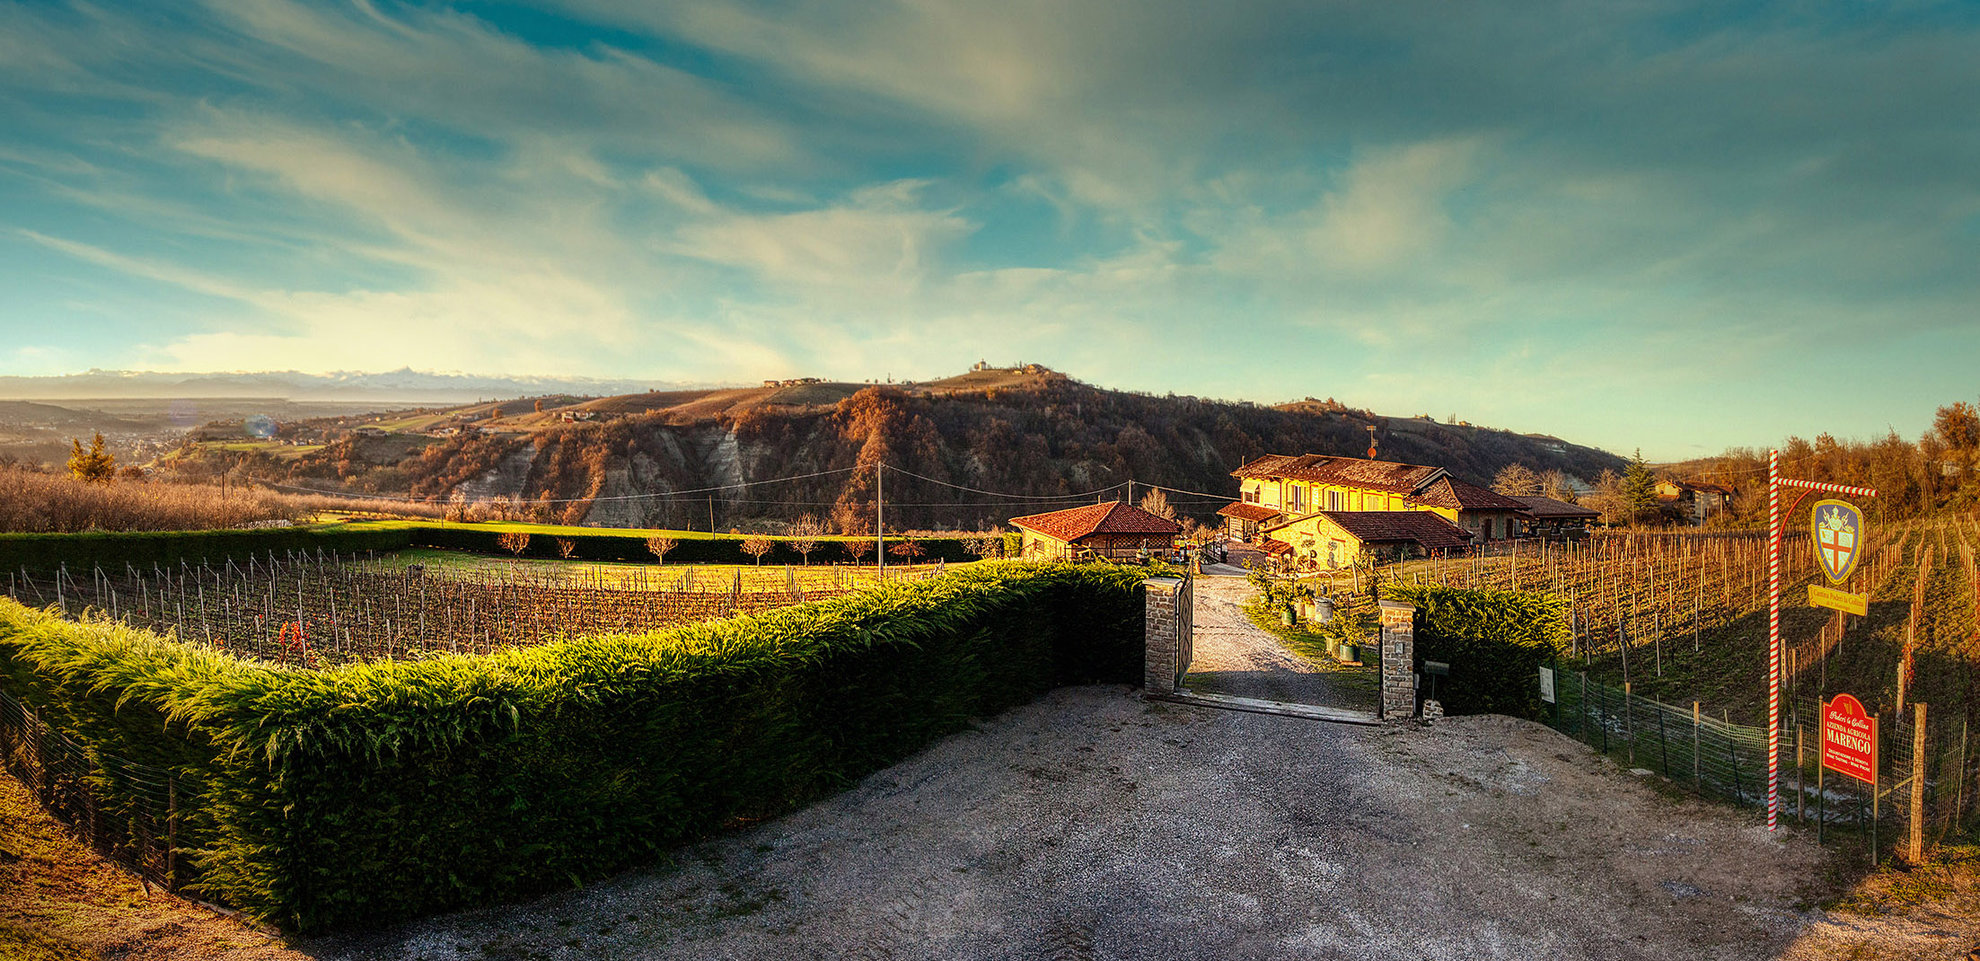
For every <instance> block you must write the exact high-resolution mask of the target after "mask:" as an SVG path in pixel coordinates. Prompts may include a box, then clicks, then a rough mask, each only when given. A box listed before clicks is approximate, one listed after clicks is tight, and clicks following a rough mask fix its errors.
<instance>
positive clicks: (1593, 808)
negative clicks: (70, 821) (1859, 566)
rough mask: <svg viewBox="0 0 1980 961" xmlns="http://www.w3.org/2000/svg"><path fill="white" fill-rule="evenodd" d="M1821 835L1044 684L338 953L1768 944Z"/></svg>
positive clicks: (1254, 720) (1392, 738)
mask: <svg viewBox="0 0 1980 961" xmlns="http://www.w3.org/2000/svg"><path fill="white" fill-rule="evenodd" d="M1825 875H1826V870H1825V861H1824V856H1823V855H1822V853H1821V852H1820V851H1818V850H1817V849H1816V848H1815V847H1814V845H1813V844H1811V843H1808V842H1806V841H1802V840H1783V839H1779V838H1770V837H1769V836H1767V834H1766V832H1765V831H1764V830H1763V829H1762V828H1761V827H1760V826H1759V825H1758V823H1757V819H1756V818H1754V817H1752V816H1749V815H1748V814H1746V813H1742V812H1734V811H1731V810H1729V809H1726V808H1722V807H1716V806H1707V805H1704V804H1702V803H1699V802H1696V801H1691V800H1685V799H1678V798H1674V797H1673V796H1671V795H1668V794H1666V793H1661V792H1660V791H1659V790H1657V789H1654V788H1653V787H1652V786H1651V784H1650V783H1648V782H1646V781H1644V780H1639V779H1637V778H1634V777H1631V776H1630V775H1628V774H1625V773H1621V772H1618V771H1617V770H1616V769H1615V768H1614V767H1613V766H1612V765H1611V764H1610V763H1609V762H1607V761H1605V760H1602V759H1600V758H1597V757H1595V756H1594V755H1592V754H1591V753H1590V752H1589V751H1588V750H1587V749H1586V748H1584V747H1582V746H1581V745H1579V744H1577V743H1575V742H1573V741H1570V740H1568V739H1566V738H1562V737H1560V736H1558V735H1556V734H1554V733H1553V732H1551V731H1548V730H1546V729H1545V728H1542V727H1539V726H1537V725H1532V724H1528V723H1525V722H1520V721H1513V720H1509V719H1506V718H1498V717H1480V718H1458V719H1449V720H1445V721H1441V722H1438V724H1436V725H1435V726H1432V727H1422V726H1414V725H1411V726H1392V727H1385V728H1357V727H1350V726H1342V725H1332V724H1325V723H1317V722H1312V721H1302V720H1296V719H1289V718H1281V717H1271V716H1265V715H1257V714H1244V713H1238V712H1229V711H1216V710H1207V709H1202V708H1192V707H1185V706H1179V705H1167V704H1159V703H1150V702H1146V701H1143V700H1142V699H1141V698H1139V697H1137V696H1136V695H1135V693H1134V692H1133V691H1131V690H1127V689H1122V688H1093V687H1089V688H1071V689H1064V690H1060V691H1056V692H1053V693H1052V694H1049V695H1047V696H1046V697H1044V698H1043V699H1041V700H1040V701H1038V702H1036V703H1034V704H1031V705H1028V706H1026V707H1022V708H1019V709H1017V710H1014V711H1012V712H1010V713H1008V714H1005V715H1003V716H1001V717H998V718H996V719H994V720H991V721H989V722H987V723H985V724H983V725H982V726H981V727H980V728H979V729H978V730H976V731H973V732H969V733H965V734H962V735H959V736H956V737H953V738H950V739H948V740H946V741H943V742H941V743H940V744H937V745H935V746H934V747H932V748H931V749H929V750H928V751H926V752H924V753H922V754H921V755H919V756H917V757H915V758H913V759H910V760H909V761H907V762H905V763H903V764H900V765H897V766H895V767H893V768H890V769H888V770H886V771H883V772H880V773H878V774H875V775H874V776H873V777H871V778H869V779H867V780H866V781H865V782H864V783H862V784H861V785H860V786H858V787H857V788H855V789H854V790H852V791H849V792H847V793H846V794H844V795H841V796H839V797H836V798H833V799H831V800H828V801H825V802H823V803H820V804H818V805H815V806H813V807H811V808H808V809H806V810H804V811H800V812H797V813H795V814H792V815H790V816H789V817H786V818H783V819H780V820H778V821H776V822H774V823H771V824H768V825H765V826H763V827H761V828H758V829H755V830H752V831H748V832H744V833H740V834H737V835H734V836H731V837H727V838H723V839H720V840H717V841H713V842H710V843H707V844H704V845H700V846H697V847H694V848H691V849H689V850H687V851H685V852H683V853H682V855H681V856H680V858H679V859H678V862H677V866H676V867H674V868H671V869H664V870H656V871H652V872H648V873H641V874H634V875H629V876H626V877H624V878H621V879H619V880H617V881H614V882H611V883H608V884H604V885H600V886H596V887H592V888H589V889H586V890H583V891H579V892H573V893H569V894H565V895H560V896H557V897H553V898H550V899H546V900H543V901H539V902H535V903H532V904H526V905H519V906H510V907H503V908H497V909H490V910H485V911H478V912H472V913H467V914H462V915H456V916H452V917H446V918H439V919H433V920H429V921H425V922H420V923H417V924H413V925H409V926H406V927H402V928H397V929H393V930H387V931H380V932H375V933H372V934H368V935H364V936H358V937H346V938H341V939H336V940H330V941H323V942H318V943H315V944H311V945H306V946H305V948H306V950H308V951H309V952H310V953H311V954H313V955H315V956H317V957H319V958H324V959H332V958H336V959H408V961H410V959H414V958H430V959H459V958H470V957H474V958H479V957H519V958H590V957H614V958H648V959H672V958H679V959H703V958H711V959H722V958H728V959H746V958H821V959H839V958H846V959H884V958H957V959H1021V958H1022V959H1031V958H1065V959H1082V958H1116V959H1182V958H1237V959H1244V958H1260V959H1263V958H1316V959H1318V958H1328V959H1332V958H1377V959H1388V958H1396V959H1403V958H1407V959H1420V958H1433V959H1435V958H1449V959H1457V958H1463V959H1489V958H1508V959H1510V958H1536V957H1544V958H1557V959H1580V958H1587V959H1605V961H1607V959H1618V958H1622V959H1636V958H1642V959H1674V961H1675V959H1685V961H1691V959H1700V958H1704V959H1746V958H1753V959H1761V958H1772V957H1775V956H1777V955H1778V954H1779V953H1780V952H1781V951H1782V950H1783V949H1784V948H1785V947H1786V946H1787V945H1788V944H1789V942H1790V941H1791V940H1793V938H1794V937H1795V935H1796V934H1797V932H1798V931H1800V930H1801V928H1802V926H1803V924H1804V921H1805V920H1806V918H1807V915H1805V914H1804V913H1803V911H1804V906H1805V905H1806V904H1807V903H1809V902H1810V901H1811V900H1812V899H1814V898H1816V897H1818V896H1820V895H1822V894H1823V893H1824V891H1823V889H1822V888H1821V886H1820V885H1821V879H1823V878H1824V877H1825Z"/></svg>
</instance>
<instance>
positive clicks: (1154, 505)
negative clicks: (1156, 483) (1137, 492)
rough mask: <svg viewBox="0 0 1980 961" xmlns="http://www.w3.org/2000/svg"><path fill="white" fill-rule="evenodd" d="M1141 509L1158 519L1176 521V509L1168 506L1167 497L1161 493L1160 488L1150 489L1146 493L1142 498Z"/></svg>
mask: <svg viewBox="0 0 1980 961" xmlns="http://www.w3.org/2000/svg"><path fill="white" fill-rule="evenodd" d="M1141 509H1142V510H1145V511H1147V512H1148V513H1150V514H1154V515H1156V516H1158V517H1166V518H1168V519H1170V520H1175V519H1176V509H1175V508H1173V507H1170V506H1169V495H1167V494H1164V493H1162V489H1161V488H1160V487H1154V488H1150V489H1149V491H1148V493H1147V494H1145V495H1143V496H1142V498H1141Z"/></svg>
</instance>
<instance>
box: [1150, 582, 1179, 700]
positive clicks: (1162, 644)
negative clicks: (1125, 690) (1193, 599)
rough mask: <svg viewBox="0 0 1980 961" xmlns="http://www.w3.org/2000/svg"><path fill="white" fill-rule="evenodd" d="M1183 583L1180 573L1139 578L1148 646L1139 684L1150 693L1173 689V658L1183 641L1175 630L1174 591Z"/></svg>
mask: <svg viewBox="0 0 1980 961" xmlns="http://www.w3.org/2000/svg"><path fill="white" fill-rule="evenodd" d="M1182 585H1183V582H1182V578H1180V577H1151V578H1148V579H1147V580H1145V581H1142V582H1141V586H1142V587H1143V588H1145V589H1146V591H1147V597H1148V602H1147V605H1146V607H1145V612H1144V615H1143V624H1144V625H1145V626H1146V629H1147V634H1146V637H1147V645H1148V648H1147V654H1146V656H1145V657H1144V659H1143V663H1142V677H1141V687H1142V690H1144V691H1146V692H1148V693H1150V694H1174V693H1175V692H1176V658H1177V657H1178V656H1179V655H1180V645H1181V642H1182V639H1181V638H1180V637H1179V636H1177V633H1176V594H1177V593H1178V592H1180V591H1181V590H1182Z"/></svg>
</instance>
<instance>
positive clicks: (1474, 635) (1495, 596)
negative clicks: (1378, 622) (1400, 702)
mask: <svg viewBox="0 0 1980 961" xmlns="http://www.w3.org/2000/svg"><path fill="white" fill-rule="evenodd" d="M1382 593H1383V596H1385V597H1387V598H1389V599H1390V600H1397V601H1406V602H1409V603H1412V604H1415V605H1416V664H1415V669H1416V670H1418V671H1421V670H1422V669H1423V662H1424V661H1425V660H1431V661H1443V662H1444V663H1447V664H1449V665H1450V666H1451V674H1450V677H1448V678H1439V679H1438V682H1437V698H1438V700H1440V701H1442V702H1443V705H1444V711H1445V712H1446V713H1449V714H1510V715H1512V716H1514V717H1525V718H1538V717H1540V716H1541V709H1542V706H1543V705H1542V702H1541V700H1540V671H1539V669H1540V666H1541V665H1543V664H1548V663H1551V662H1552V661H1553V660H1554V658H1555V657H1556V656H1558V655H1559V654H1560V653H1561V652H1562V651H1563V650H1564V649H1565V648H1566V647H1567V644H1568V639H1569V633H1568V620H1567V617H1568V613H1567V611H1568V609H1567V601H1565V600H1563V599H1561V598H1557V597H1549V596H1547V595H1545V594H1536V593H1532V592H1529V591H1484V590H1462V589H1459V588H1455V587H1440V586H1437V585H1421V586H1410V585H1404V584H1389V585H1386V586H1384V588H1383V591H1382Z"/></svg>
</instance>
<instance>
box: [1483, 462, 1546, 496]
mask: <svg viewBox="0 0 1980 961" xmlns="http://www.w3.org/2000/svg"><path fill="white" fill-rule="evenodd" d="M1492 489H1493V490H1495V491H1498V492H1499V493H1501V494H1504V495H1506V496H1507V497H1532V496H1534V495H1536V494H1539V493H1540V475H1539V474H1535V473H1534V472H1533V468H1531V467H1528V466H1526V465H1525V464H1508V465H1506V466H1505V467H1504V468H1503V469H1501V470H1500V471H1499V473H1498V475H1497V476H1495V477H1493V478H1492Z"/></svg>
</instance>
